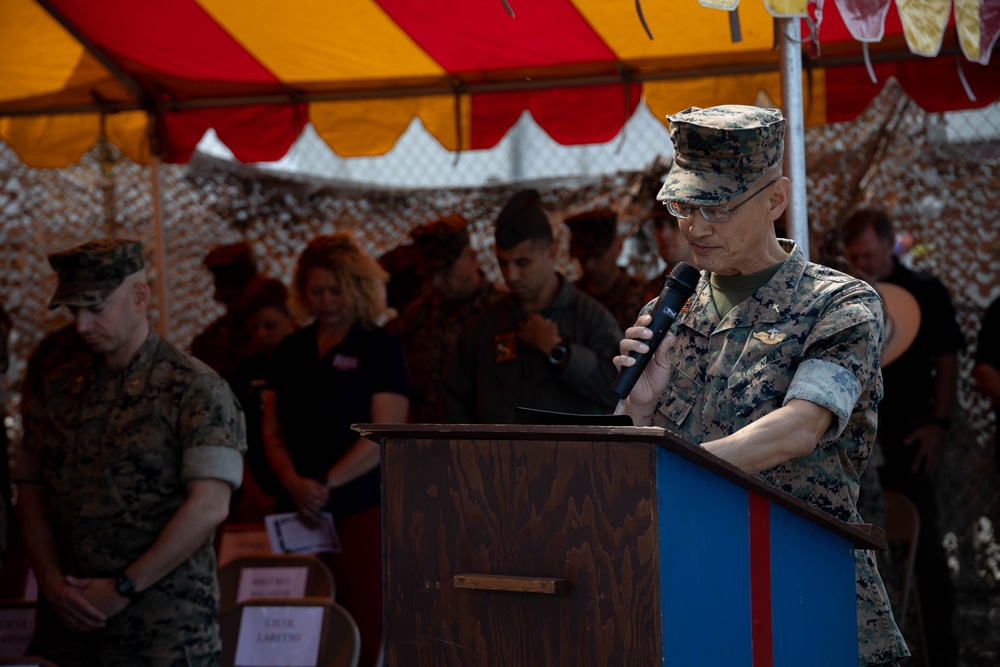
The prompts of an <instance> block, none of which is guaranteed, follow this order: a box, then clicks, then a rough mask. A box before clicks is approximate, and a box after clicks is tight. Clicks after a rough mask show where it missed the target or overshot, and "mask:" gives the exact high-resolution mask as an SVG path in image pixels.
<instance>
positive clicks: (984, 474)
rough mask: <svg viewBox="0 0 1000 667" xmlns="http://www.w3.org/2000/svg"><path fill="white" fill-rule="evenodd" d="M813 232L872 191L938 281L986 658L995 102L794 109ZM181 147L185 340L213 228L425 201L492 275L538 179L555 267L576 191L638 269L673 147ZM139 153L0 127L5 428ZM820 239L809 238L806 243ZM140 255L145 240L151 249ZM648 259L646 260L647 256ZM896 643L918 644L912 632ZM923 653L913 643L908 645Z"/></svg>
mask: <svg viewBox="0 0 1000 667" xmlns="http://www.w3.org/2000/svg"><path fill="white" fill-rule="evenodd" d="M805 145H806V154H807V155H806V158H807V180H808V196H809V220H810V229H811V233H812V236H813V237H814V238H813V239H811V240H815V241H821V240H822V239H823V237H824V236H828V235H829V234H830V232H831V231H832V230H833V229H834V227H835V225H836V223H837V221H838V220H839V219H840V218H841V217H842V216H843V214H844V213H845V212H846V211H847V210H849V209H850V207H852V206H854V205H856V204H858V203H859V202H863V201H870V200H875V201H882V202H884V203H886V204H887V205H888V206H889V207H890V209H891V211H892V214H893V218H894V219H895V220H896V221H897V226H898V227H899V230H900V233H901V238H902V239H905V240H906V248H907V251H908V252H907V261H909V262H910V263H912V264H913V265H914V266H915V267H916V268H918V269H921V270H925V271H929V272H931V273H933V274H934V275H936V276H938V277H939V278H940V279H941V280H943V281H944V282H945V284H946V285H947V286H948V288H949V291H950V292H951V295H952V297H953V300H954V302H955V305H956V309H957V312H958V317H959V323H960V325H961V327H962V330H963V332H964V333H965V337H966V341H967V343H968V346H967V348H966V350H964V351H963V352H962V353H961V355H960V365H961V381H960V388H959V406H960V408H959V409H960V415H959V419H958V420H957V424H956V427H955V428H954V429H953V431H952V434H951V435H952V438H951V442H950V444H949V450H948V454H947V457H946V460H945V463H944V465H943V467H942V470H941V471H940V472H939V473H938V476H937V480H936V481H937V489H938V494H939V497H940V502H941V509H942V528H943V530H944V531H946V532H947V533H948V535H947V538H946V544H947V546H948V549H949V553H950V554H951V556H952V565H953V573H954V575H955V581H956V584H957V586H958V591H959V601H958V603H959V618H958V622H959V629H960V631H961V635H962V640H963V653H962V664H963V665H965V666H968V667H971V666H977V667H978V666H982V667H986V666H987V665H990V666H993V665H996V664H1000V546H998V543H997V539H996V536H995V534H994V531H995V527H996V526H997V524H998V522H1000V477H998V472H997V470H996V466H995V464H994V458H993V433H994V429H995V428H996V425H995V424H994V423H993V413H992V410H991V409H990V406H989V403H988V402H987V401H986V400H985V398H984V397H983V396H982V395H981V394H979V393H978V392H977V391H976V388H975V387H974V385H973V383H972V381H971V377H970V371H971V368H972V363H973V359H974V352H975V348H976V345H977V336H978V331H979V326H980V322H981V319H982V314H983V311H984V309H985V308H986V306H987V305H988V304H989V303H990V302H991V301H992V300H993V299H996V298H998V297H1000V254H997V252H996V250H995V248H996V244H997V242H998V240H1000V222H998V215H997V213H996V212H997V211H998V210H1000V104H993V105H991V106H989V107H987V108H986V109H983V110H979V111H975V112H959V113H948V114H928V113H925V112H923V111H922V110H920V109H919V108H918V107H916V105H915V104H913V103H912V102H911V101H910V100H908V99H907V98H906V97H905V95H903V94H902V93H901V91H900V90H899V88H898V86H895V85H894V84H892V83H890V84H888V85H887V86H886V88H885V90H884V91H883V93H882V94H881V95H880V96H879V97H878V98H877V99H876V100H875V101H874V102H873V104H872V105H871V107H870V108H869V110H867V111H866V112H865V113H864V114H863V115H862V116H861V117H859V118H858V119H857V120H856V121H853V122H850V123H839V124H836V125H827V126H821V127H814V128H808V129H807V132H806V142H805ZM201 149H202V152H201V153H199V154H198V155H196V157H195V159H193V160H192V161H191V162H190V163H188V164H186V165H167V166H164V167H163V168H162V169H161V170H160V176H159V187H160V192H161V197H162V201H163V229H162V236H163V238H164V243H165V254H166V258H167V261H166V262H165V264H164V265H162V266H159V265H156V266H153V270H152V271H151V276H150V277H151V279H152V281H153V282H154V285H155V286H157V287H159V286H160V283H162V286H163V287H164V288H165V289H163V291H162V294H164V295H165V298H164V299H163V301H164V302H163V303H161V302H159V299H158V302H157V304H156V311H155V312H154V318H155V321H156V322H157V323H158V324H163V325H165V326H166V327H167V330H168V332H169V337H170V338H171V340H173V341H174V342H175V343H177V344H178V345H180V346H181V347H183V348H186V347H187V345H189V343H190V340H191V338H192V337H193V336H194V334H195V333H196V332H197V331H199V330H200V329H201V328H203V327H204V326H205V325H207V324H208V323H209V322H210V321H212V320H213V319H214V318H215V317H217V316H218V315H219V314H221V308H220V307H219V306H218V305H217V304H215V303H214V302H213V301H212V299H211V293H212V288H211V277H210V274H209V273H208V272H207V270H205V268H204V266H203V265H202V259H203V257H204V256H205V254H207V252H208V251H209V250H210V249H211V247H213V246H215V245H219V244H223V243H229V242H235V241H241V240H245V241H248V242H249V243H250V244H251V245H252V247H253V248H254V250H255V253H256V254H257V256H258V258H259V260H260V264H261V266H262V269H263V271H264V272H266V273H268V274H270V275H273V276H276V277H281V278H283V279H285V280H287V279H288V278H289V276H290V274H291V268H292V265H293V263H294V260H295V257H296V256H297V255H298V253H299V252H300V251H301V249H302V247H303V246H304V245H305V243H306V242H307V241H308V239H309V238H311V236H313V235H314V234H317V233H328V232H330V231H333V230H335V229H351V230H354V231H355V233H357V234H358V236H359V237H360V238H361V239H362V241H363V242H364V244H365V246H366V247H367V248H368V250H369V252H371V253H372V254H373V255H374V256H376V257H379V256H383V255H386V254H387V253H389V252H391V251H393V250H394V249H396V248H398V247H400V246H405V245H406V244H407V243H408V242H409V235H408V234H409V230H410V229H412V228H413V227H414V226H416V225H418V224H421V223H423V222H426V221H427V220H430V219H432V218H434V217H436V216H438V215H445V214H451V213H460V214H462V215H464V216H465V217H466V218H467V219H469V220H470V222H471V225H472V231H473V234H472V236H473V245H474V247H475V248H476V249H477V251H478V252H479V254H480V258H481V260H482V262H483V265H484V267H485V268H486V270H487V272H488V273H490V274H491V276H492V277H494V278H496V277H498V272H497V271H496V267H495V259H494V257H493V253H492V224H493V220H494V219H495V216H496V213H497V211H498V210H499V208H500V207H501V206H502V204H503V202H504V201H506V198H507V197H509V195H510V194H511V193H512V192H513V191H514V190H516V189H518V188H519V187H522V186H523V185H524V184H531V185H532V186H534V187H537V188H538V189H539V190H540V191H541V192H542V194H543V198H544V202H545V205H546V208H547V209H548V210H549V211H550V212H551V213H552V217H553V220H554V222H555V223H556V226H557V232H556V237H557V241H558V242H559V243H560V247H561V251H560V252H561V254H560V268H561V269H562V270H564V271H565V272H566V273H567V275H569V276H570V277H573V276H575V275H577V271H578V267H577V266H575V265H574V264H573V262H572V261H571V260H570V259H569V257H568V254H567V252H566V246H567V245H568V243H567V241H568V233H567V232H566V230H565V229H563V226H562V225H559V224H558V223H559V222H560V221H561V220H562V219H563V218H564V217H565V216H566V215H568V214H572V213H575V212H578V211H580V210H582V209H584V208H587V207H592V206H593V207H596V206H610V207H612V208H615V209H616V210H619V211H621V212H622V213H623V214H624V215H623V220H624V222H623V226H624V227H625V228H629V229H632V231H633V232H634V233H635V236H634V239H633V240H634V242H633V243H632V244H630V247H631V248H632V249H633V250H632V253H631V255H629V256H628V257H626V258H625V259H624V260H623V261H625V262H628V263H630V264H631V265H633V267H636V266H639V267H642V268H641V270H642V271H650V270H655V266H654V267H652V268H650V265H649V262H648V260H649V256H650V254H655V246H654V245H653V244H652V243H651V242H650V239H649V237H647V236H645V235H644V234H645V232H644V230H643V229H641V228H639V227H635V226H633V224H632V221H631V220H630V218H629V211H630V207H631V206H632V198H633V196H634V194H635V193H636V191H637V189H638V184H639V183H640V182H641V180H642V177H643V174H644V172H645V171H646V170H647V169H648V168H649V167H650V165H652V164H653V163H654V162H656V161H658V160H659V161H662V160H663V159H665V158H668V157H669V153H670V141H669V137H668V134H667V131H666V129H665V127H664V126H663V124H662V123H661V122H660V121H659V120H657V119H655V118H653V117H652V116H651V114H650V113H649V111H648V110H647V109H646V108H645V107H644V106H642V107H640V109H639V111H638V112H637V113H636V115H635V117H634V118H633V119H632V120H631V121H630V122H629V124H628V125H627V126H626V128H625V130H624V131H623V132H622V134H621V135H620V136H619V137H617V138H616V139H615V140H613V141H611V142H609V143H607V144H603V145H599V146H575V147H565V146H560V145H558V144H556V143H555V142H553V141H552V140H551V139H550V138H548V137H547V136H546V135H545V134H544V133H543V132H541V130H539V129H538V127H537V126H535V125H534V123H533V122H532V121H531V119H530V117H529V116H525V117H523V118H522V119H521V121H520V122H519V123H518V125H517V126H516V127H515V128H514V129H513V130H512V131H511V132H510V133H509V134H508V135H507V136H506V137H505V138H504V139H503V140H502V141H501V142H500V144H499V145H498V146H497V147H496V148H495V149H492V150H490V151H468V152H464V153H461V154H458V155H456V154H453V153H448V152H446V151H444V150H443V149H442V148H441V147H440V146H439V145H438V144H437V143H436V142H435V141H434V140H433V139H432V138H430V137H429V136H428V135H427V133H426V132H424V131H423V129H422V127H420V125H419V122H418V121H414V125H413V126H412V127H411V128H410V130H409V131H408V132H407V133H406V135H404V136H403V137H402V138H401V139H400V141H399V142H398V144H397V146H396V147H395V148H394V149H393V151H391V152H390V153H389V154H387V155H385V156H381V157H373V158H352V159H350V160H345V159H341V158H339V157H337V156H336V155H334V154H333V153H332V152H331V151H330V150H329V148H328V147H326V145H325V144H323V142H322V141H320V140H318V139H317V138H316V137H315V135H313V134H311V132H309V131H307V133H306V134H305V135H303V137H302V138H301V139H300V140H299V141H298V142H297V143H296V145H295V146H294V148H293V149H292V150H291V151H290V153H289V154H288V155H287V156H286V157H285V158H284V159H282V160H281V161H279V162H277V163H271V164H266V165H265V164H262V165H238V164H235V163H233V162H231V161H229V160H227V159H226V153H227V150H226V149H225V147H224V146H222V145H221V144H219V143H218V141H217V140H214V139H213V137H211V136H208V137H206V139H205V140H204V141H203V144H202V146H201ZM152 182H153V174H152V173H151V171H150V169H149V168H146V167H141V166H139V165H135V164H132V163H130V162H128V161H127V160H124V159H123V158H122V157H121V156H120V155H119V154H117V151H115V150H114V149H113V148H112V147H110V146H108V145H102V146H99V147H98V148H96V149H94V150H93V151H91V152H90V153H88V154H87V155H86V156H85V157H84V158H83V160H81V162H80V163H78V164H75V165H72V166H70V167H68V168H66V169H61V170H32V169H28V168H26V167H24V166H23V165H22V164H21V163H20V162H18V160H17V158H16V156H14V155H13V153H12V151H10V149H9V148H7V147H6V146H3V145H2V144H0V294H2V298H3V301H4V305H5V307H6V308H7V310H8V312H10V314H11V316H12V318H13V320H14V330H13V334H12V340H11V343H12V345H11V350H12V360H11V361H12V364H11V369H10V371H9V374H8V380H9V384H10V386H11V389H12V398H13V400H12V402H11V405H9V410H8V416H7V418H6V427H7V430H8V433H9V435H10V436H11V441H12V443H13V445H14V450H13V452H12V453H13V454H14V455H16V446H17V443H18V440H19V436H20V423H19V419H18V417H17V398H18V393H17V392H18V387H19V382H20V378H21V376H22V375H23V372H24V366H25V359H26V358H27V356H28V354H29V353H30V351H31V350H32V349H33V348H34V346H35V345H36V344H37V343H38V341H39V340H40V339H41V338H42V337H43V336H44V335H45V334H46V333H47V332H49V331H52V330H54V329H56V328H58V327H59V326H61V325H62V324H65V323H66V321H67V318H66V315H65V314H64V313H62V312H60V311H56V312H50V311H48V310H47V308H46V303H47V301H48V298H49V296H50V295H51V293H52V289H53V287H54V284H53V277H52V275H51V271H50V269H49V268H48V266H47V262H46V259H45V255H46V253H47V252H50V251H52V250H56V249H59V248H64V247H68V246H70V245H73V244H75V243H79V242H82V241H84V240H86V239H88V238H92V237H95V236H102V235H127V236H132V237H134V238H138V239H140V240H142V241H143V242H144V245H146V247H147V248H152V247H154V246H155V245H156V243H157V239H158V232H157V230H156V225H155V222H154V219H153V216H152V199H151V183H152ZM811 254H812V255H813V257H814V258H815V257H817V256H818V254H819V251H818V248H817V249H814V251H813V252H812V253H811ZM147 257H150V258H151V257H152V254H151V253H147ZM643 262H645V264H643ZM908 635H910V636H909V637H908V638H909V639H910V640H911V644H914V645H917V644H918V642H914V641H913V640H914V637H913V636H912V630H910V631H908ZM910 664H911V665H913V664H920V660H919V656H918V657H917V659H915V660H914V661H912V662H911V663H910Z"/></svg>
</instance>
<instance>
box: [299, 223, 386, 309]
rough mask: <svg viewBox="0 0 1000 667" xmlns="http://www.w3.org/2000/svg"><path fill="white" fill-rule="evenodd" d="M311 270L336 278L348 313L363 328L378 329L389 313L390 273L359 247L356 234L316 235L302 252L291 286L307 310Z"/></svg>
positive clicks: (301, 305)
mask: <svg viewBox="0 0 1000 667" xmlns="http://www.w3.org/2000/svg"><path fill="white" fill-rule="evenodd" d="M311 269H323V270H325V271H329V272H330V273H332V274H333V275H334V276H336V278H337V282H338V283H339V285H340V289H341V292H342V293H343V294H344V297H345V300H346V301H347V308H348V311H349V312H350V314H351V316H352V317H353V318H354V319H356V320H357V321H358V322H359V323H360V324H361V326H362V327H364V328H366V329H373V328H375V327H376V326H378V324H379V321H380V320H381V319H382V317H383V315H384V314H385V311H386V301H385V286H386V283H387V282H388V280H389V274H388V273H387V272H386V271H385V270H384V269H383V268H382V267H381V266H379V264H378V262H376V261H375V260H374V259H372V258H371V256H369V255H368V253H366V252H365V251H364V250H363V249H362V248H361V246H360V245H358V242H357V240H356V239H355V238H354V235H353V234H351V233H349V232H336V233H334V234H327V235H324V236H317V237H315V238H313V240H312V241H310V242H309V245H307V246H306V249H305V250H303V251H302V254H301V255H300V256H299V259H298V262H296V264H295V275H294V277H293V279H292V283H293V285H294V286H295V297H296V300H297V301H298V304H299V306H300V307H303V310H306V311H308V307H307V306H306V304H307V303H308V300H307V299H306V277H307V276H308V275H309V271H310V270H311Z"/></svg>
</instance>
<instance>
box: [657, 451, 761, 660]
mask: <svg viewBox="0 0 1000 667" xmlns="http://www.w3.org/2000/svg"><path fill="white" fill-rule="evenodd" d="M656 456H657V459H656V485H657V502H658V504H659V517H660V545H659V546H660V599H661V605H660V608H661V613H662V623H663V627H662V631H663V664H664V665H667V666H672V665H682V666H688V665H726V667H751V663H752V655H751V641H750V629H751V618H750V566H749V563H750V546H749V544H750V538H749V528H748V518H747V517H748V511H749V510H748V507H749V505H748V496H747V492H746V491H745V490H744V489H741V488H740V487H738V486H736V485H734V484H732V483H730V482H728V481H726V480H723V479H722V478H720V477H718V476H717V475H715V474H713V473H710V472H708V471H707V470H704V469H702V468H699V467H698V466H696V465H694V464H692V463H689V462H688V461H686V460H684V459H682V458H681V457H679V456H677V455H675V454H672V453H671V452H669V451H667V450H666V449H662V448H660V449H658V450H657V455H656ZM776 631H777V629H776Z"/></svg>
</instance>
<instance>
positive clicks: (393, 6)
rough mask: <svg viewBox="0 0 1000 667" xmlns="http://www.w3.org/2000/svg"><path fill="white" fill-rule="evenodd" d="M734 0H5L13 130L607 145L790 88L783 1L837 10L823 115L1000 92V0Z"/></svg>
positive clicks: (825, 63) (17, 144) (823, 63)
mask: <svg viewBox="0 0 1000 667" xmlns="http://www.w3.org/2000/svg"><path fill="white" fill-rule="evenodd" d="M737 2H738V0H703V4H699V3H698V0H641V17H642V18H644V20H645V24H646V25H647V26H648V28H649V31H650V32H651V33H652V35H653V39H650V38H649V37H648V36H647V33H646V30H645V28H644V25H643V20H642V18H640V12H639V11H637V9H636V4H635V3H634V2H633V0H506V2H505V1H504V0H425V1H422V0H335V1H334V0H297V1H296V2H275V1H274V0H87V2H78V1H74V0H3V2H2V3H0V138H2V140H3V141H5V142H6V143H7V144H8V145H10V146H11V147H12V148H13V149H14V150H15V151H17V153H18V154H19V155H20V156H21V158H22V159H23V160H24V162H26V163H27V164H30V165H33V166H45V167H58V166H63V165H65V164H68V163H69V162H72V161H74V160H76V159H78V158H79V157H80V155H81V154H82V153H83V152H84V151H86V150H87V149H88V148H90V147H91V146H92V145H93V144H94V142H95V141H97V139H98V138H99V137H100V135H101V133H102V132H103V133H104V134H105V136H106V137H107V138H108V139H109V140H110V141H112V142H113V143H114V144H116V145H117V146H119V147H120V148H121V149H122V150H123V151H124V153H125V154H126V155H128V156H129V157H130V158H131V159H133V160H135V161H137V162H146V161H147V160H148V158H149V156H150V154H151V151H154V150H155V152H156V153H157V154H159V155H160V156H161V157H162V158H163V159H164V160H165V161H168V162H183V161H186V160H187V159H188V158H189V157H190V155H191V153H192V151H193V150H194V147H195V146H196V144H197V143H198V141H199V140H200V139H201V137H202V135H203V134H204V132H205V131H206V130H207V129H209V128H214V129H215V131H216V133H217V134H218V136H219V137H220V139H221V140H222V141H223V142H225V143H226V145H228V146H229V148H230V149H231V150H232V151H233V153H234V154H235V156H236V157H237V158H238V159H240V160H243V161H248V162H249V161H267V160H276V159H278V158H280V157H281V156H282V155H284V153H285V152H286V151H287V150H288V148H289V147H290V146H291V144H292V142H293V141H294V140H295V139H296V137H297V136H298V135H299V132H300V131H301V130H302V128H303V126H304V125H305V124H306V123H307V122H311V123H312V124H313V125H314V127H315V129H316V131H317V133H318V134H319V135H320V136H321V137H322V138H323V139H324V140H325V141H326V142H327V143H328V144H329V145H330V147H331V148H332V149H333V150H334V151H335V152H337V153H338V154H340V155H342V156H362V155H379V154H382V153H385V152H386V151H388V150H389V149H391V148H392V146H393V144H394V143H395V142H396V140H397V139H398V138H399V137H400V135H401V134H402V133H403V132H404V131H405V130H406V128H407V127H408V126H409V124H410V122H411V121H412V119H413V118H415V117H416V118H419V119H420V120H421V122H422V123H423V125H424V126H425V127H426V129H427V130H428V131H429V132H430V133H431V134H432V135H433V136H434V137H435V138H436V139H437V140H438V141H439V142H440V143H441V144H442V145H443V146H445V147H446V148H448V149H450V150H464V149H480V148H490V147H492V146H493V145H495V144H496V143H497V142H498V141H499V140H500V139H501V138H502V137H503V135H504V134H505V133H506V132H507V130H508V129H509V128H510V127H511V126H512V125H513V124H514V123H515V122H516V121H517V119H518V117H519V116H520V115H521V113H522V112H523V111H524V110H529V111H530V112H531V114H532V115H533V117H534V119H535V121H536V122H537V123H538V124H539V125H540V126H541V127H542V128H543V129H544V130H545V131H546V132H548V133H549V135H550V136H552V138H553V139H555V140H556V141H558V142H560V143H563V144H582V143H597V142H603V141H608V140H610V139H611V138H612V137H614V136H615V135H616V134H617V133H618V132H619V131H620V129H621V128H622V126H623V125H624V123H625V122H626V121H627V120H628V118H629V117H630V116H631V114H632V112H633V111H634V110H635V108H636V106H637V105H638V103H639V101H640V99H642V98H644V99H645V101H646V103H647V104H648V106H649V107H650V109H651V110H652V112H653V114H654V115H655V116H656V117H658V118H663V117H665V116H666V115H667V114H669V113H673V112H675V111H678V110H680V109H683V108H686V107H689V106H692V105H698V106H710V105H713V104H721V103H753V101H754V100H755V99H756V98H757V96H758V93H759V92H761V91H763V92H765V93H766V94H767V95H768V96H769V97H770V98H771V99H772V100H774V101H775V102H776V103H780V101H781V93H780V90H781V89H780V75H779V71H778V70H779V65H778V52H777V50H776V49H775V48H774V43H775V32H774V27H773V22H774V18H773V17H774V16H810V15H811V17H812V19H813V20H815V19H816V18H819V17H821V18H822V21H821V23H820V27H819V30H818V47H819V48H818V49H817V40H815V39H814V40H813V41H812V42H810V43H807V44H805V45H804V46H803V49H804V54H805V68H804V69H805V74H804V79H803V90H804V94H805V113H806V122H807V123H809V124H815V123H823V122H830V121H837V120H844V119H849V118H852V117H854V116H855V115H857V114H858V113H859V112H860V111H861V110H862V109H863V108H864V107H865V105H866V104H867V103H868V102H869V101H870V100H871V98H872V97H873V96H874V95H875V94H876V93H877V92H878V90H879V89H880V88H881V84H882V83H884V82H885V80H886V79H887V78H888V77H889V76H890V75H894V76H896V77H897V78H898V79H899V80H900V82H901V84H902V85H903V87H904V89H906V90H907V92H908V93H909V94H910V95H911V96H912V97H914V98H915V99H916V101H917V102H918V103H919V104H920V105H921V106H922V107H924V108H925V109H928V110H933V111H942V110H948V109H959V108H969V107H975V106H983V105H985V104H989V103H991V102H992V101H993V100H995V99H996V98H997V96H998V95H1000V68H998V67H997V66H996V64H995V63H991V62H990V49H991V46H992V44H993V43H994V41H995V40H996V36H997V33H998V31H1000V0H955V2H954V11H952V8H953V5H952V0H896V3H892V2H890V0H838V2H837V3H836V5H835V4H834V3H833V2H827V3H826V5H825V6H823V7H821V8H817V7H814V6H813V5H812V4H808V3H806V2H805V1H804V0H765V2H764V3H761V2H760V0H746V1H745V2H743V3H742V4H740V5H739V7H738V9H737V11H736V15H737V17H738V32H739V33H740V35H741V38H742V39H741V40H740V41H737V42H733V40H732V39H731V34H732V31H731V27H732V25H731V16H732V13H731V12H727V11H719V10H720V9H732V8H735V7H736V5H737ZM703 5H705V6H703ZM508 6H509V9H510V11H508ZM511 14H513V15H511ZM841 17H849V18H848V20H847V21H845V20H844V19H843V18H841ZM807 29H808V28H807ZM859 40H861V41H867V42H872V44H871V45H870V52H871V60H872V62H873V63H874V72H875V75H876V77H877V79H878V83H872V82H871V81H870V80H869V75H868V73H867V71H866V69H865V67H864V65H863V64H862V62H861V60H860V59H859V54H860V52H861V47H860V44H859ZM914 53H916V54H920V55H921V56H925V57H918V56H914V55H913V54H914ZM958 53H961V54H964V57H957V56H956V54H958ZM962 76H964V77H965V78H966V79H967V82H968V86H969V88H970V89H971V90H972V91H973V92H974V94H975V96H976V100H975V101H972V100H970V99H969V97H968V95H967V93H966V92H965V89H964V88H963V85H962V82H961V77H962Z"/></svg>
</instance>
